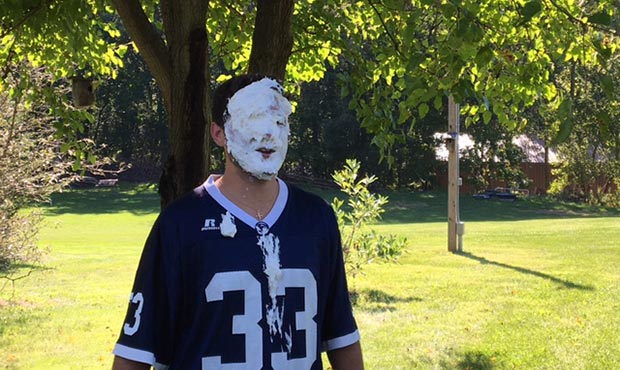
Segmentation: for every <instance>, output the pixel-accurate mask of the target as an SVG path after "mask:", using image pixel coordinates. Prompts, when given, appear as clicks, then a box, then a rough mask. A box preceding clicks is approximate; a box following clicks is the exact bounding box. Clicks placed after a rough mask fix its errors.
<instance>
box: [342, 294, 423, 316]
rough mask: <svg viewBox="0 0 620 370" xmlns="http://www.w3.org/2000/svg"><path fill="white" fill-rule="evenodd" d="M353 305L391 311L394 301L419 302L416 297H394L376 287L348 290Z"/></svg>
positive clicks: (371, 310)
mask: <svg viewBox="0 0 620 370" xmlns="http://www.w3.org/2000/svg"><path fill="white" fill-rule="evenodd" d="M350 296H351V302H352V303H353V305H355V306H357V307H359V308H360V309H362V310H364V311H367V312H392V311H394V310H396V307H394V305H395V304H396V303H407V302H421V301H422V298H418V297H406V298H402V297H396V296H393V295H390V294H387V293H385V292H383V291H381V290H377V289H362V290H357V289H353V290H352V291H351V292H350Z"/></svg>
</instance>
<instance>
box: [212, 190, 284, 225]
mask: <svg viewBox="0 0 620 370" xmlns="http://www.w3.org/2000/svg"><path fill="white" fill-rule="evenodd" d="M219 190H220V192H221V193H222V194H223V195H224V196H225V197H226V198H228V199H229V200H230V201H231V202H233V203H234V204H235V205H236V206H237V207H239V208H241V209H242V210H243V211H245V212H246V213H247V214H250V215H252V216H253V217H254V218H255V219H256V220H258V221H259V222H263V219H264V218H265V216H267V215H268V214H269V212H270V211H271V209H272V208H273V206H274V204H275V202H276V199H277V198H278V191H277V190H276V191H275V192H271V193H272V194H268V195H266V196H265V197H264V198H259V199H256V200H250V199H249V198H248V197H247V196H246V195H248V194H250V189H248V188H246V189H245V193H244V194H241V195H238V194H237V193H235V192H231V191H230V190H229V189H228V188H227V187H223V186H222V187H220V189H219Z"/></svg>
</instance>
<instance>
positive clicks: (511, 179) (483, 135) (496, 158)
mask: <svg viewBox="0 0 620 370" xmlns="http://www.w3.org/2000/svg"><path fill="white" fill-rule="evenodd" d="M466 132H467V133H468V134H470V135H471V137H472V139H473V140H474V145H473V146H472V147H471V148H468V149H467V150H466V151H465V153H464V155H463V167H464V170H465V171H466V172H469V173H470V175H471V177H470V179H469V181H471V182H472V183H473V185H474V187H475V188H476V190H478V191H482V190H485V189H487V188H488V186H489V184H490V183H492V182H494V181H500V182H504V183H505V184H506V186H508V187H513V188H523V187H527V183H526V182H527V179H526V178H525V174H524V173H523V171H522V170H521V167H520V164H521V163H522V162H523V161H524V159H525V156H524V153H523V151H522V150H521V148H519V147H518V146H516V145H515V144H513V143H512V137H513V133H512V132H510V131H509V130H507V129H506V128H505V127H503V126H501V125H499V123H498V122H497V121H495V120H491V122H489V124H483V123H482V122H479V123H477V124H473V125H471V126H469V127H468V128H467V129H466ZM524 182H525V183H524Z"/></svg>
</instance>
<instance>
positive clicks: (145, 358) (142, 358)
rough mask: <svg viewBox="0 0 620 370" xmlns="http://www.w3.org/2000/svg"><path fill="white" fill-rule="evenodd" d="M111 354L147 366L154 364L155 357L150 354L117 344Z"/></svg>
mask: <svg viewBox="0 0 620 370" xmlns="http://www.w3.org/2000/svg"><path fill="white" fill-rule="evenodd" d="M112 353H114V354H115V355H116V356H118V357H122V358H125V359H127V360H132V361H137V362H142V363H145V364H149V365H154V364H155V355H154V354H152V353H151V352H148V351H143V350H140V349H135V348H131V347H127V346H124V345H122V344H118V343H117V344H116V346H115V347H114V351H113V352H112Z"/></svg>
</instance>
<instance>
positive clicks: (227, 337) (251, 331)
mask: <svg viewBox="0 0 620 370" xmlns="http://www.w3.org/2000/svg"><path fill="white" fill-rule="evenodd" d="M214 95H215V96H214V101H213V119H214V121H215V122H213V123H212V124H211V136H212V137H213V139H214V141H215V143H216V144H217V145H219V146H221V147H223V148H224V150H225V153H226V163H225V170H224V174H223V175H221V176H217V175H212V176H210V177H209V178H208V179H207V181H206V182H205V183H204V184H203V185H202V186H200V187H199V188H197V189H195V190H194V192H193V193H191V194H189V195H187V196H185V197H183V198H181V199H180V200H178V201H176V202H174V203H173V204H172V205H170V206H169V207H168V208H167V209H166V210H164V211H163V212H162V214H161V215H160V216H159V218H158V220H157V221H156V223H155V225H154V227H153V229H152V231H151V234H150V235H149V238H148V240H147V242H146V245H145V249H144V251H143V255H142V258H141V261H140V265H139V267H138V271H137V273H136V280H135V282H134V288H133V292H132V294H131V297H130V303H129V309H128V313H127V317H126V320H125V323H124V326H123V330H122V332H121V335H120V338H119V340H118V343H117V345H116V347H115V349H114V354H115V355H116V357H115V359H114V365H113V369H114V370H128V369H148V368H150V366H153V367H154V368H155V369H169V370H177V369H179V370H199V369H200V370H272V369H273V370H283V369H288V370H320V369H323V367H322V363H321V350H325V351H327V354H328V358H329V360H330V363H331V365H332V368H333V369H334V370H362V369H363V362H362V354H361V347H360V345H359V333H358V331H357V326H356V324H355V320H354V318H353V315H352V310H351V304H350V302H349V297H348V292H347V286H346V279H345V273H344V266H343V259H342V250H341V245H340V234H339V232H338V226H337V223H336V219H335V216H334V213H333V211H332V210H331V208H330V207H329V205H328V204H327V203H326V202H324V201H323V200H322V199H320V198H318V197H316V196H314V195H311V194H309V193H306V192H304V191H302V190H300V189H298V188H296V187H292V186H288V185H286V184H285V183H284V182H283V181H282V180H280V179H278V178H277V177H276V174H277V172H278V170H279V169H280V166H281V165H282V162H283V161H284V157H285V156H286V150H287V145H288V136H289V126H288V116H289V115H290V113H291V105H290V103H289V101H288V100H287V99H286V98H284V96H283V91H282V87H281V86H280V85H279V84H278V83H277V82H275V81H274V80H272V79H269V78H264V77H259V76H249V75H244V76H239V77H235V78H233V79H231V80H229V81H227V82H225V83H224V84H222V85H221V86H220V87H219V88H218V89H217V90H216V91H215V94H214Z"/></svg>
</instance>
